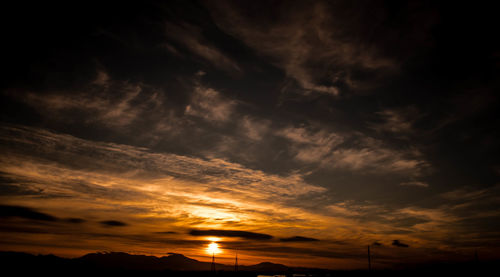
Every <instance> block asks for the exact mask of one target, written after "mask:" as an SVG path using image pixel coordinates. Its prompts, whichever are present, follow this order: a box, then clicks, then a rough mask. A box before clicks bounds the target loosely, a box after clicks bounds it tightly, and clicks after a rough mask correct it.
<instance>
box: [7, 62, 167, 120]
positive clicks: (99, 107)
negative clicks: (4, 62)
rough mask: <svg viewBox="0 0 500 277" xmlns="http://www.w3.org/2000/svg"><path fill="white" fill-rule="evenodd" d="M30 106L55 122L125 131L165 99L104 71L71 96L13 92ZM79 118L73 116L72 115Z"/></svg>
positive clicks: (59, 92)
mask: <svg viewBox="0 0 500 277" xmlns="http://www.w3.org/2000/svg"><path fill="white" fill-rule="evenodd" d="M10 94H12V95H13V96H14V97H16V98H19V99H20V100H21V101H22V102H25V103H26V104H28V105H29V106H32V107H33V108H35V109H36V110H38V111H40V113H41V114H42V115H43V116H45V117H48V118H50V119H52V120H55V121H63V122H71V123H83V124H97V123H98V124H102V125H105V126H106V127H108V128H109V127H113V128H122V129H123V128H125V127H128V126H130V125H131V124H133V123H134V122H135V121H136V120H137V119H139V118H141V117H142V116H144V113H145V112H150V111H152V110H156V111H158V110H159V109H160V107H161V104H162V100H161V94H160V93H159V91H157V90H155V89H154V88H152V87H150V86H147V85H144V84H142V83H132V82H128V81H117V80H112V79H111V78H110V76H109V75H108V74H107V73H106V72H105V71H102V70H99V71H97V74H96V78H95V79H94V81H92V82H91V83H90V84H88V85H87V86H85V87H82V88H79V89H78V90H77V91H74V92H73V93H71V94H67V93H66V92H64V91H50V92H45V93H41V92H37V93H34V92H30V91H15V92H14V91H13V92H10ZM75 113H77V114H80V117H73V116H71V115H73V114H75Z"/></svg>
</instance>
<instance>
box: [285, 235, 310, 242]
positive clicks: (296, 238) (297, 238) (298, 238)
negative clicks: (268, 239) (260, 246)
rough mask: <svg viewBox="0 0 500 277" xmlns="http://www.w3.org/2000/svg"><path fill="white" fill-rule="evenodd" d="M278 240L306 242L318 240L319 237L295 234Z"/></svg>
mask: <svg viewBox="0 0 500 277" xmlns="http://www.w3.org/2000/svg"><path fill="white" fill-rule="evenodd" d="M280 241H283V242H307V241H319V239H315V238H308V237H301V236H295V237H289V238H281V239H280Z"/></svg>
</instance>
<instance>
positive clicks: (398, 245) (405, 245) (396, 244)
mask: <svg viewBox="0 0 500 277" xmlns="http://www.w3.org/2000/svg"><path fill="white" fill-rule="evenodd" d="M392 245H394V246H397V247H403V248H407V247H409V246H408V244H404V243H402V242H400V241H399V240H397V239H395V240H393V241H392Z"/></svg>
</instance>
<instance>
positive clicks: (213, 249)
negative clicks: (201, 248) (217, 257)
mask: <svg viewBox="0 0 500 277" xmlns="http://www.w3.org/2000/svg"><path fill="white" fill-rule="evenodd" d="M220 252H222V251H221V250H220V249H219V244H217V243H216V242H211V243H210V244H209V245H208V246H207V253H209V254H219V253H220Z"/></svg>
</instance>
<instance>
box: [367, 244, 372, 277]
mask: <svg viewBox="0 0 500 277" xmlns="http://www.w3.org/2000/svg"><path fill="white" fill-rule="evenodd" d="M371 270H372V261H371V258H370V245H368V271H371Z"/></svg>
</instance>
